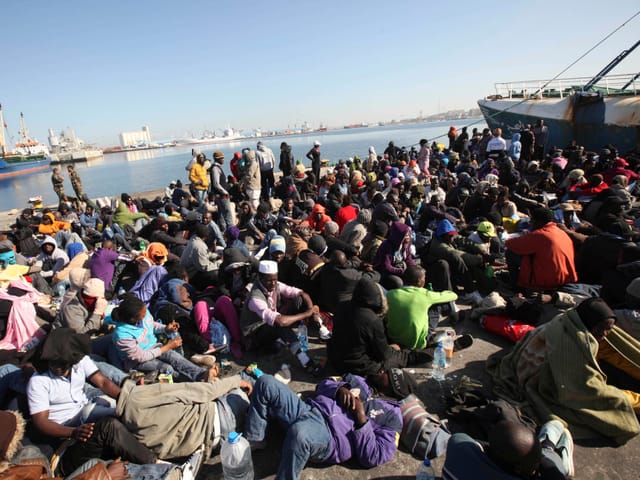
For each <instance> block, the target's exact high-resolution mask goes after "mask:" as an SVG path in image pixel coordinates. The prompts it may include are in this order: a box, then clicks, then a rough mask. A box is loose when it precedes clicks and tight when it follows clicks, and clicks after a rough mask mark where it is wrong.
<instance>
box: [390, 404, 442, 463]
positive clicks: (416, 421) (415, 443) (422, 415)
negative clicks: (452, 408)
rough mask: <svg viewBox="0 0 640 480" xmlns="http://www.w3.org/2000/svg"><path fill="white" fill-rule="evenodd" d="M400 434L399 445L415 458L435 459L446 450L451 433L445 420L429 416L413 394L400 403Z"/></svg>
mask: <svg viewBox="0 0 640 480" xmlns="http://www.w3.org/2000/svg"><path fill="white" fill-rule="evenodd" d="M400 412H401V413H402V433H401V434H400V443H401V444H402V446H403V447H404V448H406V449H407V451H409V452H410V453H412V454H413V455H414V456H415V457H416V458H419V459H425V458H430V459H432V458H436V457H439V456H440V455H442V454H444V453H445V452H446V450H447V442H448V441H449V437H451V433H450V432H449V429H448V427H447V423H446V420H440V419H439V418H438V416H437V415H433V414H430V413H429V412H427V410H426V409H425V407H424V403H422V401H421V400H420V399H419V398H418V397H417V396H416V395H414V394H413V393H412V394H410V395H408V396H407V397H405V398H404V399H403V400H401V401H400Z"/></svg>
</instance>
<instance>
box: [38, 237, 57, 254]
mask: <svg viewBox="0 0 640 480" xmlns="http://www.w3.org/2000/svg"><path fill="white" fill-rule="evenodd" d="M56 246H57V245H56V241H55V240H54V239H53V238H52V237H46V238H45V239H44V242H42V245H41V246H40V249H41V250H42V251H43V252H44V253H45V254H46V255H51V254H52V253H53V251H54V250H55V249H56Z"/></svg>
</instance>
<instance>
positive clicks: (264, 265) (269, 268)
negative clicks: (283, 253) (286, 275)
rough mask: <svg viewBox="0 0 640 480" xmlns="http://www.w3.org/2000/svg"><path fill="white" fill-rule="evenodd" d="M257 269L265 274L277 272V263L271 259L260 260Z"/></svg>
mask: <svg viewBox="0 0 640 480" xmlns="http://www.w3.org/2000/svg"><path fill="white" fill-rule="evenodd" d="M258 271H259V272H260V273H267V274H271V273H278V264H277V263H276V262H274V261H273V260H262V261H261V262H260V265H259V266H258Z"/></svg>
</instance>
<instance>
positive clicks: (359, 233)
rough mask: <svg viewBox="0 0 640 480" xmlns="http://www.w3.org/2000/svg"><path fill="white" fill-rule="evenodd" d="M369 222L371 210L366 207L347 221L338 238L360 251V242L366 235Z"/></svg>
mask: <svg viewBox="0 0 640 480" xmlns="http://www.w3.org/2000/svg"><path fill="white" fill-rule="evenodd" d="M370 224H371V210H369V209H368V208H365V209H362V210H360V211H359V212H358V216H357V217H356V218H355V219H354V220H351V221H350V222H347V223H346V224H345V226H344V228H343V229H342V233H340V240H342V241H343V242H346V243H348V244H349V245H351V246H353V247H355V248H357V249H358V252H361V251H362V242H363V240H364V238H365V237H366V236H367V228H368V227H369V225H370Z"/></svg>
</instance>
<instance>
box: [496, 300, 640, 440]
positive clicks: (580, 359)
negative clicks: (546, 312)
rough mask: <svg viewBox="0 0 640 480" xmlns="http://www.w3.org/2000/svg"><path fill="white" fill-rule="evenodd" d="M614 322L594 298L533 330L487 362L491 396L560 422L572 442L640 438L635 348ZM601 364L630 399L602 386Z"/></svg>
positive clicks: (638, 351)
mask: <svg viewBox="0 0 640 480" xmlns="http://www.w3.org/2000/svg"><path fill="white" fill-rule="evenodd" d="M615 321H616V317H615V314H614V313H613V311H612V310H611V309H610V308H609V306H608V305H607V304H606V303H605V302H604V300H602V299H601V298H597V297H595V298H589V299H587V300H585V301H583V302H582V303H581V304H580V305H578V307H577V308H575V309H571V310H568V311H567V312H565V313H563V314H561V315H558V316H557V317H555V318H554V319H553V320H551V321H550V322H548V323H545V324H543V325H541V326H539V327H538V328H536V329H535V330H533V331H532V332H530V333H529V334H527V335H526V336H525V337H524V338H523V339H522V340H520V341H519V342H518V343H517V344H516V346H515V347H514V349H513V350H512V351H511V352H510V353H509V354H508V355H506V356H505V357H503V358H502V359H497V358H494V359H491V360H490V363H489V366H488V368H489V373H490V374H491V376H492V377H493V381H494V392H495V393H496V394H498V395H499V396H500V397H502V398H507V399H513V400H517V401H518V402H522V401H523V400H524V401H526V402H527V405H528V406H529V407H530V409H531V410H532V413H535V414H536V415H538V417H539V418H541V419H542V420H545V419H547V418H548V417H549V416H550V415H553V416H555V417H559V418H561V419H563V420H564V421H565V422H567V423H568V424H569V428H570V430H571V432H572V433H573V435H574V436H576V437H578V436H579V437H580V438H593V437H597V436H598V435H602V436H604V437H607V438H610V439H612V440H613V441H614V442H616V443H617V444H624V443H626V442H627V441H628V440H629V439H631V438H632V437H634V436H636V435H637V434H638V433H640V423H638V419H637V416H636V412H638V411H640V394H639V393H638V392H640V389H638V386H639V383H638V379H640V374H639V373H638V372H640V369H639V368H638V365H640V342H638V341H637V340H635V339H634V338H633V337H631V336H630V335H628V334H626V333H625V332H624V331H622V330H621V329H619V328H617V327H616V326H615ZM603 363H606V364H608V365H610V366H611V367H613V368H614V369H615V370H617V371H622V372H623V373H625V374H626V376H627V377H626V378H627V379H629V382H630V383H631V385H630V386H633V387H634V389H635V391H632V390H628V389H624V388H618V387H615V386H613V385H610V384H609V383H608V382H609V381H610V379H611V378H613V377H612V376H610V375H605V374H604V372H603V368H604V367H603ZM631 380H632V381H631ZM622 387H626V385H622Z"/></svg>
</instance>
